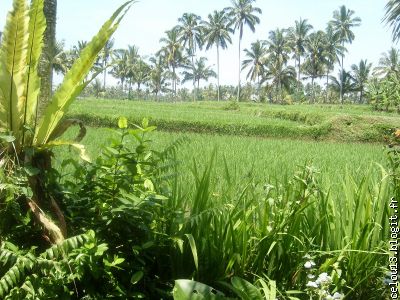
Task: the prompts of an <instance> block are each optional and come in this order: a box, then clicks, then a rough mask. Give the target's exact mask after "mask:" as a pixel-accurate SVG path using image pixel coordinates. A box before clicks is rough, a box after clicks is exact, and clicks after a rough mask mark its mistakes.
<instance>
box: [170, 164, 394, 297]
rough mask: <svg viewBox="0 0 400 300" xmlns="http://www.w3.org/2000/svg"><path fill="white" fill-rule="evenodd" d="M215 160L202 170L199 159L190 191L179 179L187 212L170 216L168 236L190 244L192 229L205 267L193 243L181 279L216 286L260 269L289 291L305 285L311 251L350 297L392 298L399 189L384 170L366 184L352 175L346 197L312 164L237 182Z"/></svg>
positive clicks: (177, 196)
mask: <svg viewBox="0 0 400 300" xmlns="http://www.w3.org/2000/svg"><path fill="white" fill-rule="evenodd" d="M214 160H215V157H213V158H212V159H211V161H209V162H207V163H201V165H203V168H202V170H199V168H198V167H197V164H194V166H193V177H194V180H195V185H194V186H193V187H192V188H191V189H190V191H189V192H188V191H187V188H179V187H185V180H182V181H175V182H174V184H176V185H177V186H176V187H175V189H173V191H174V192H172V193H171V195H170V196H171V198H170V199H171V202H170V205H171V207H170V209H171V211H180V212H181V214H180V215H179V216H178V217H173V216H170V218H169V220H168V222H169V226H168V228H169V231H168V232H167V234H168V235H170V236H175V237H176V238H177V240H180V241H181V242H182V243H184V236H185V235H186V234H190V235H191V236H192V237H193V238H194V241H195V242H196V250H197V251H196V255H197V256H198V257H196V260H198V265H199V267H198V269H197V268H195V267H194V263H193V258H192V257H193V251H191V248H192V247H189V245H187V246H186V248H185V249H186V250H185V251H184V253H183V254H182V255H175V256H172V259H171V260H172V264H173V265H174V266H176V268H175V269H176V274H174V275H175V276H176V277H178V278H179V277H193V278H194V279H196V280H199V281H201V282H205V283H209V284H211V283H215V282H216V281H219V280H225V279H227V278H230V277H232V276H241V277H245V278H250V279H252V280H255V279H256V274H258V275H261V276H266V277H268V278H271V279H273V280H276V281H277V282H278V285H279V287H280V288H281V289H284V290H290V289H299V290H305V289H306V287H305V283H306V276H305V275H306V270H305V268H304V266H303V265H304V262H305V259H304V256H305V255H310V256H311V257H314V259H315V261H316V262H317V266H318V271H319V272H320V273H322V272H328V273H329V274H332V277H333V278H335V282H334V285H335V287H336V288H337V289H339V290H340V291H342V292H344V293H346V294H347V295H348V296H349V297H350V298H354V299H384V298H382V297H383V295H384V289H385V287H384V286H383V282H382V278H383V274H384V272H385V268H386V265H387V261H388V253H387V241H388V234H389V225H388V209H387V205H388V199H389V198H390V197H389V196H390V193H391V190H390V187H389V179H390V178H389V176H388V174H387V172H386V171H385V170H384V169H383V168H381V167H377V166H371V169H370V170H369V171H368V172H367V174H366V175H365V176H364V177H363V178H362V180H361V182H359V183H358V184H356V183H355V181H354V179H353V178H352V177H351V176H350V175H349V174H346V175H345V176H344V179H343V190H344V194H345V197H338V196H337V194H336V193H335V191H332V190H329V189H325V188H324V186H322V185H321V184H320V182H319V180H318V175H317V174H316V172H315V169H314V168H313V167H310V166H304V167H302V168H300V169H299V171H298V172H296V173H295V174H294V176H291V177H288V178H287V179H286V180H284V181H278V180H277V181H271V182H269V183H268V184H266V185H265V184H264V185H263V184H260V183H259V182H257V181H255V180H254V178H249V179H248V180H246V181H243V182H242V183H240V184H237V183H236V184H232V182H231V178H232V174H230V172H229V171H228V169H227V170H226V172H225V173H224V174H221V173H218V174H215V173H214V172H213V170H212V169H213V164H214V162H213V161H214ZM377 171H379V172H380V174H379V180H374V179H373V178H374V176H373V173H374V172H377ZM213 177H217V178H218V181H222V182H223V184H222V186H224V187H225V188H224V189H223V190H221V191H220V193H219V194H215V193H213V190H214V187H213V183H212V182H213V180H212V178H213ZM335 274H336V277H335V276H334V275H335ZM371 286H373V288H372V289H371ZM350 298H349V299H350Z"/></svg>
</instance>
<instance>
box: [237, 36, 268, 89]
mask: <svg viewBox="0 0 400 300" xmlns="http://www.w3.org/2000/svg"><path fill="white" fill-rule="evenodd" d="M244 52H245V53H246V59H245V60H244V61H243V62H242V70H244V69H246V68H248V69H249V72H248V73H247V76H246V78H247V79H250V80H251V81H257V84H258V88H260V79H261V77H262V75H263V73H264V69H265V67H264V66H265V61H266V57H267V48H266V46H265V43H264V42H262V41H259V40H257V41H256V42H254V43H252V44H251V48H250V49H244Z"/></svg>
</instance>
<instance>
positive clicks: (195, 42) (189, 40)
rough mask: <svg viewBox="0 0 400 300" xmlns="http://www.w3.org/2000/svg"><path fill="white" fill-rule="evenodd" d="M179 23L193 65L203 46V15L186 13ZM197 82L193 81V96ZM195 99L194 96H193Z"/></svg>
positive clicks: (181, 36) (181, 35) (180, 32)
mask: <svg viewBox="0 0 400 300" xmlns="http://www.w3.org/2000/svg"><path fill="white" fill-rule="evenodd" d="M178 22H179V23H180V24H179V25H177V26H176V29H177V30H178V33H179V40H180V41H181V42H182V45H183V47H186V48H187V50H188V54H189V57H190V58H191V61H192V65H194V57H195V55H196V51H197V49H201V48H202V47H203V26H202V25H201V17H200V16H198V15H196V14H193V13H184V14H183V15H182V17H180V18H179V19H178ZM194 89H195V83H194V82H193V97H195V90H194ZM193 100H194V98H193Z"/></svg>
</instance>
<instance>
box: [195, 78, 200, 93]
mask: <svg viewBox="0 0 400 300" xmlns="http://www.w3.org/2000/svg"><path fill="white" fill-rule="evenodd" d="M199 90H200V79H198V80H197V90H196V98H197V97H198V94H199Z"/></svg>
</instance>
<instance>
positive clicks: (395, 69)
mask: <svg viewBox="0 0 400 300" xmlns="http://www.w3.org/2000/svg"><path fill="white" fill-rule="evenodd" d="M374 73H375V75H377V76H381V77H385V78H387V77H389V76H390V75H396V76H397V75H400V52H399V50H397V49H396V48H394V47H392V48H391V49H390V50H389V51H388V52H385V53H382V55H381V58H380V59H379V64H378V66H377V67H376V68H375V70H374Z"/></svg>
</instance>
